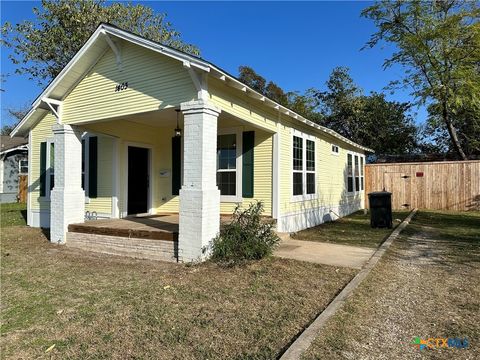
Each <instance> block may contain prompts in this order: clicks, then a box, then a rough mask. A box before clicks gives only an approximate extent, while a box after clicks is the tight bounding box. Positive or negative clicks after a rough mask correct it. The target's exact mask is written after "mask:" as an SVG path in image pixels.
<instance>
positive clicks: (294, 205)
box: [280, 120, 364, 214]
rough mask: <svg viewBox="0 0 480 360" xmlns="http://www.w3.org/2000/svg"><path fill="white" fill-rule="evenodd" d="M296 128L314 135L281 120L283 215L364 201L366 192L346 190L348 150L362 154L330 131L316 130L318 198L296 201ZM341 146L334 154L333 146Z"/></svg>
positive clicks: (281, 200)
mask: <svg viewBox="0 0 480 360" xmlns="http://www.w3.org/2000/svg"><path fill="white" fill-rule="evenodd" d="M293 129H296V130H298V131H301V132H304V133H306V134H309V135H312V132H311V131H308V129H307V128H306V127H304V126H302V125H301V124H299V125H297V124H292V123H289V122H287V121H285V120H283V121H282V126H281V130H280V136H281V138H280V144H281V150H280V151H281V154H280V172H281V177H280V211H281V213H282V214H286V213H287V214H288V213H295V212H300V211H302V210H306V209H311V208H316V207H321V206H327V207H328V206H332V207H333V206H336V205H342V204H347V203H351V202H353V201H358V199H360V201H361V202H362V204H363V198H364V192H361V193H357V194H355V195H352V194H347V193H346V180H345V179H346V178H345V176H346V175H345V174H346V167H347V151H352V152H356V153H358V154H363V152H362V151H360V150H358V149H355V148H353V147H352V146H350V145H349V144H347V143H344V142H342V141H340V140H338V139H335V138H333V137H331V136H329V135H327V134H323V133H316V136H315V145H316V148H315V168H316V186H317V197H316V198H315V199H312V200H306V201H293V200H292V193H293V185H292V167H293V164H292V162H293V158H292V157H293V150H292V149H293V145H292V143H293ZM332 143H333V144H335V145H337V146H338V147H339V148H340V153H339V155H333V154H332V152H331V145H332Z"/></svg>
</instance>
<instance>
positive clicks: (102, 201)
mask: <svg viewBox="0 0 480 360" xmlns="http://www.w3.org/2000/svg"><path fill="white" fill-rule="evenodd" d="M93 135H95V134H93ZM113 146H114V144H113V139H111V138H109V137H105V136H98V169H97V174H98V178H97V197H96V198H92V199H90V202H89V203H87V204H85V211H90V212H92V211H96V212H97V214H108V215H110V214H111V213H112V195H113V176H112V175H113V162H112V160H113Z"/></svg>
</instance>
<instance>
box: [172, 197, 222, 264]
mask: <svg viewBox="0 0 480 360" xmlns="http://www.w3.org/2000/svg"><path fill="white" fill-rule="evenodd" d="M180 203H181V204H182V206H181V207H180V219H181V220H180V224H179V233H178V236H179V245H180V246H179V253H178V258H179V260H180V261H184V262H188V261H203V260H205V259H207V258H208V257H209V256H210V242H211V240H212V239H213V238H214V237H215V236H217V235H218V232H219V231H220V191H219V190H217V189H211V190H195V189H181V190H180Z"/></svg>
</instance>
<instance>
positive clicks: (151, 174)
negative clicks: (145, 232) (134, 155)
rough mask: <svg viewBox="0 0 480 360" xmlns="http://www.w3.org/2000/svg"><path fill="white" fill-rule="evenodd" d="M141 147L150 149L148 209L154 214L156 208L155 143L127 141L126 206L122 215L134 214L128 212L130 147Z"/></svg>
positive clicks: (125, 146) (149, 212) (125, 145)
mask: <svg viewBox="0 0 480 360" xmlns="http://www.w3.org/2000/svg"><path fill="white" fill-rule="evenodd" d="M129 146H131V147H139V148H144V149H148V195H147V211H148V214H150V215H153V214H154V209H153V193H154V189H153V171H152V170H153V164H154V162H153V145H151V144H145V143H138V142H131V141H125V142H124V151H125V159H126V164H125V189H124V190H125V191H124V194H125V196H124V204H125V208H124V211H123V212H122V214H121V217H126V216H128V215H134V214H128V147H129Z"/></svg>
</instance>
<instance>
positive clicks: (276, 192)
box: [272, 123, 280, 219]
mask: <svg viewBox="0 0 480 360" xmlns="http://www.w3.org/2000/svg"><path fill="white" fill-rule="evenodd" d="M272 147H273V149H272V151H273V164H272V173H273V179H272V218H274V219H278V218H279V217H280V123H277V132H276V133H274V134H273V136H272Z"/></svg>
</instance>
